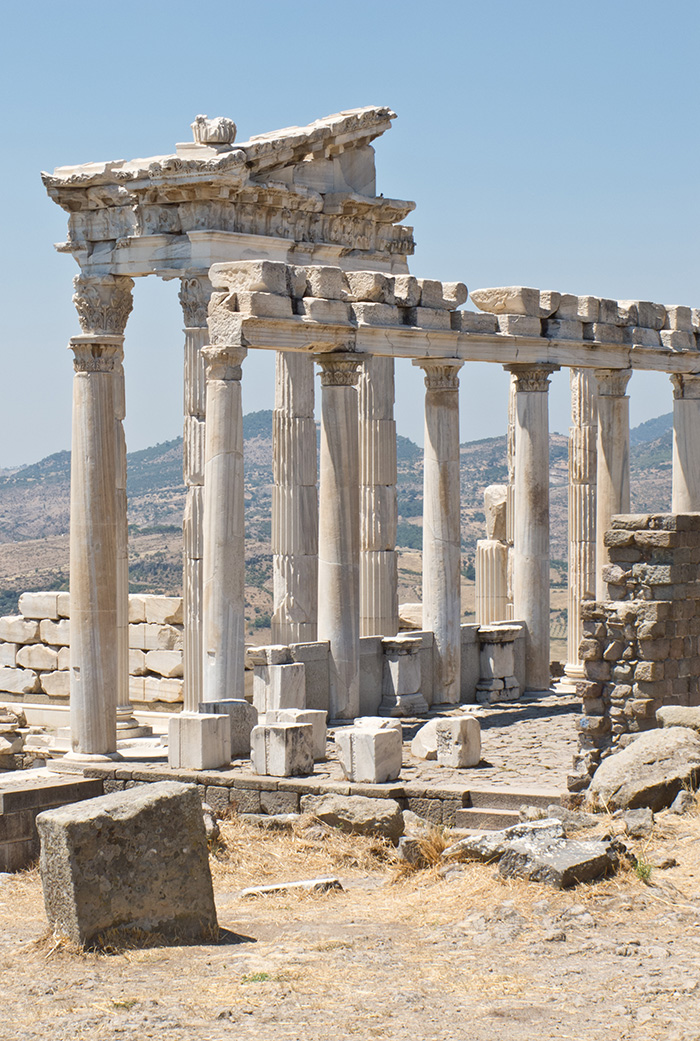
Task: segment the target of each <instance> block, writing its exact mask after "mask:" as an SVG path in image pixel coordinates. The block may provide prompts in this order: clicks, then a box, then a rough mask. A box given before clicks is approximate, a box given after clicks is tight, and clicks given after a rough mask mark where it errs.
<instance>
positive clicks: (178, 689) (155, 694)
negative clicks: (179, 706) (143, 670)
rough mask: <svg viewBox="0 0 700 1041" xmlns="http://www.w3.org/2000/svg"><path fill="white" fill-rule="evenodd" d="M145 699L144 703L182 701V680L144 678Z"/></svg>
mask: <svg viewBox="0 0 700 1041" xmlns="http://www.w3.org/2000/svg"><path fill="white" fill-rule="evenodd" d="M143 698H144V701H167V702H175V701H182V680H179V679H158V678H157V677H155V676H144V679H143Z"/></svg>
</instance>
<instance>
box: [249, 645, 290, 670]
mask: <svg viewBox="0 0 700 1041" xmlns="http://www.w3.org/2000/svg"><path fill="white" fill-rule="evenodd" d="M292 660H293V659H292V652H291V649H290V648H289V647H288V646H287V644H285V643H268V644H264V645H263V646H262V647H248V648H247V651H246V664H248V663H250V664H251V665H253V666H255V665H290V664H291V662H292Z"/></svg>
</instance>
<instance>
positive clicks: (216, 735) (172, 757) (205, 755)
mask: <svg viewBox="0 0 700 1041" xmlns="http://www.w3.org/2000/svg"><path fill="white" fill-rule="evenodd" d="M230 765H231V723H230V718H229V716H228V714H226V715H223V714H215V713H212V714H206V715H198V714H197V713H194V712H193V713H189V712H181V713H180V715H178V716H171V717H170V721H169V723H168V766H169V767H170V768H171V769H173V770H218V769H220V768H221V767H222V766H230Z"/></svg>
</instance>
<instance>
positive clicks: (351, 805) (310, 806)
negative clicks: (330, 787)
mask: <svg viewBox="0 0 700 1041" xmlns="http://www.w3.org/2000/svg"><path fill="white" fill-rule="evenodd" d="M301 812H302V813H311V814H313V815H314V817H317V818H318V819H319V820H320V821H323V823H324V824H328V825H330V827H332V828H340V830H341V831H345V832H349V833H350V834H353V835H373V836H379V837H381V838H385V839H388V840H389V841H390V842H393V843H394V845H396V843H397V842H398V841H399V839H400V838H401V836H402V835H403V830H404V823H403V817H402V815H401V808H400V806H399V804H398V803H397V802H396V800H395V799H370V798H366V797H365V796H363V795H335V794H333V793H329V794H328V795H302V797H301Z"/></svg>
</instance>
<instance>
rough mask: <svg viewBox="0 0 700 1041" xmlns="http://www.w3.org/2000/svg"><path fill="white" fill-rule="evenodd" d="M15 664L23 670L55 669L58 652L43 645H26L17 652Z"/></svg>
mask: <svg viewBox="0 0 700 1041" xmlns="http://www.w3.org/2000/svg"><path fill="white" fill-rule="evenodd" d="M17 664H18V665H20V666H21V667H22V668H23V669H56V668H58V651H57V650H56V649H55V648H54V647H46V646H45V645H44V644H43V643H28V644H25V645H24V646H23V647H20V649H19V650H18V651H17Z"/></svg>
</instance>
